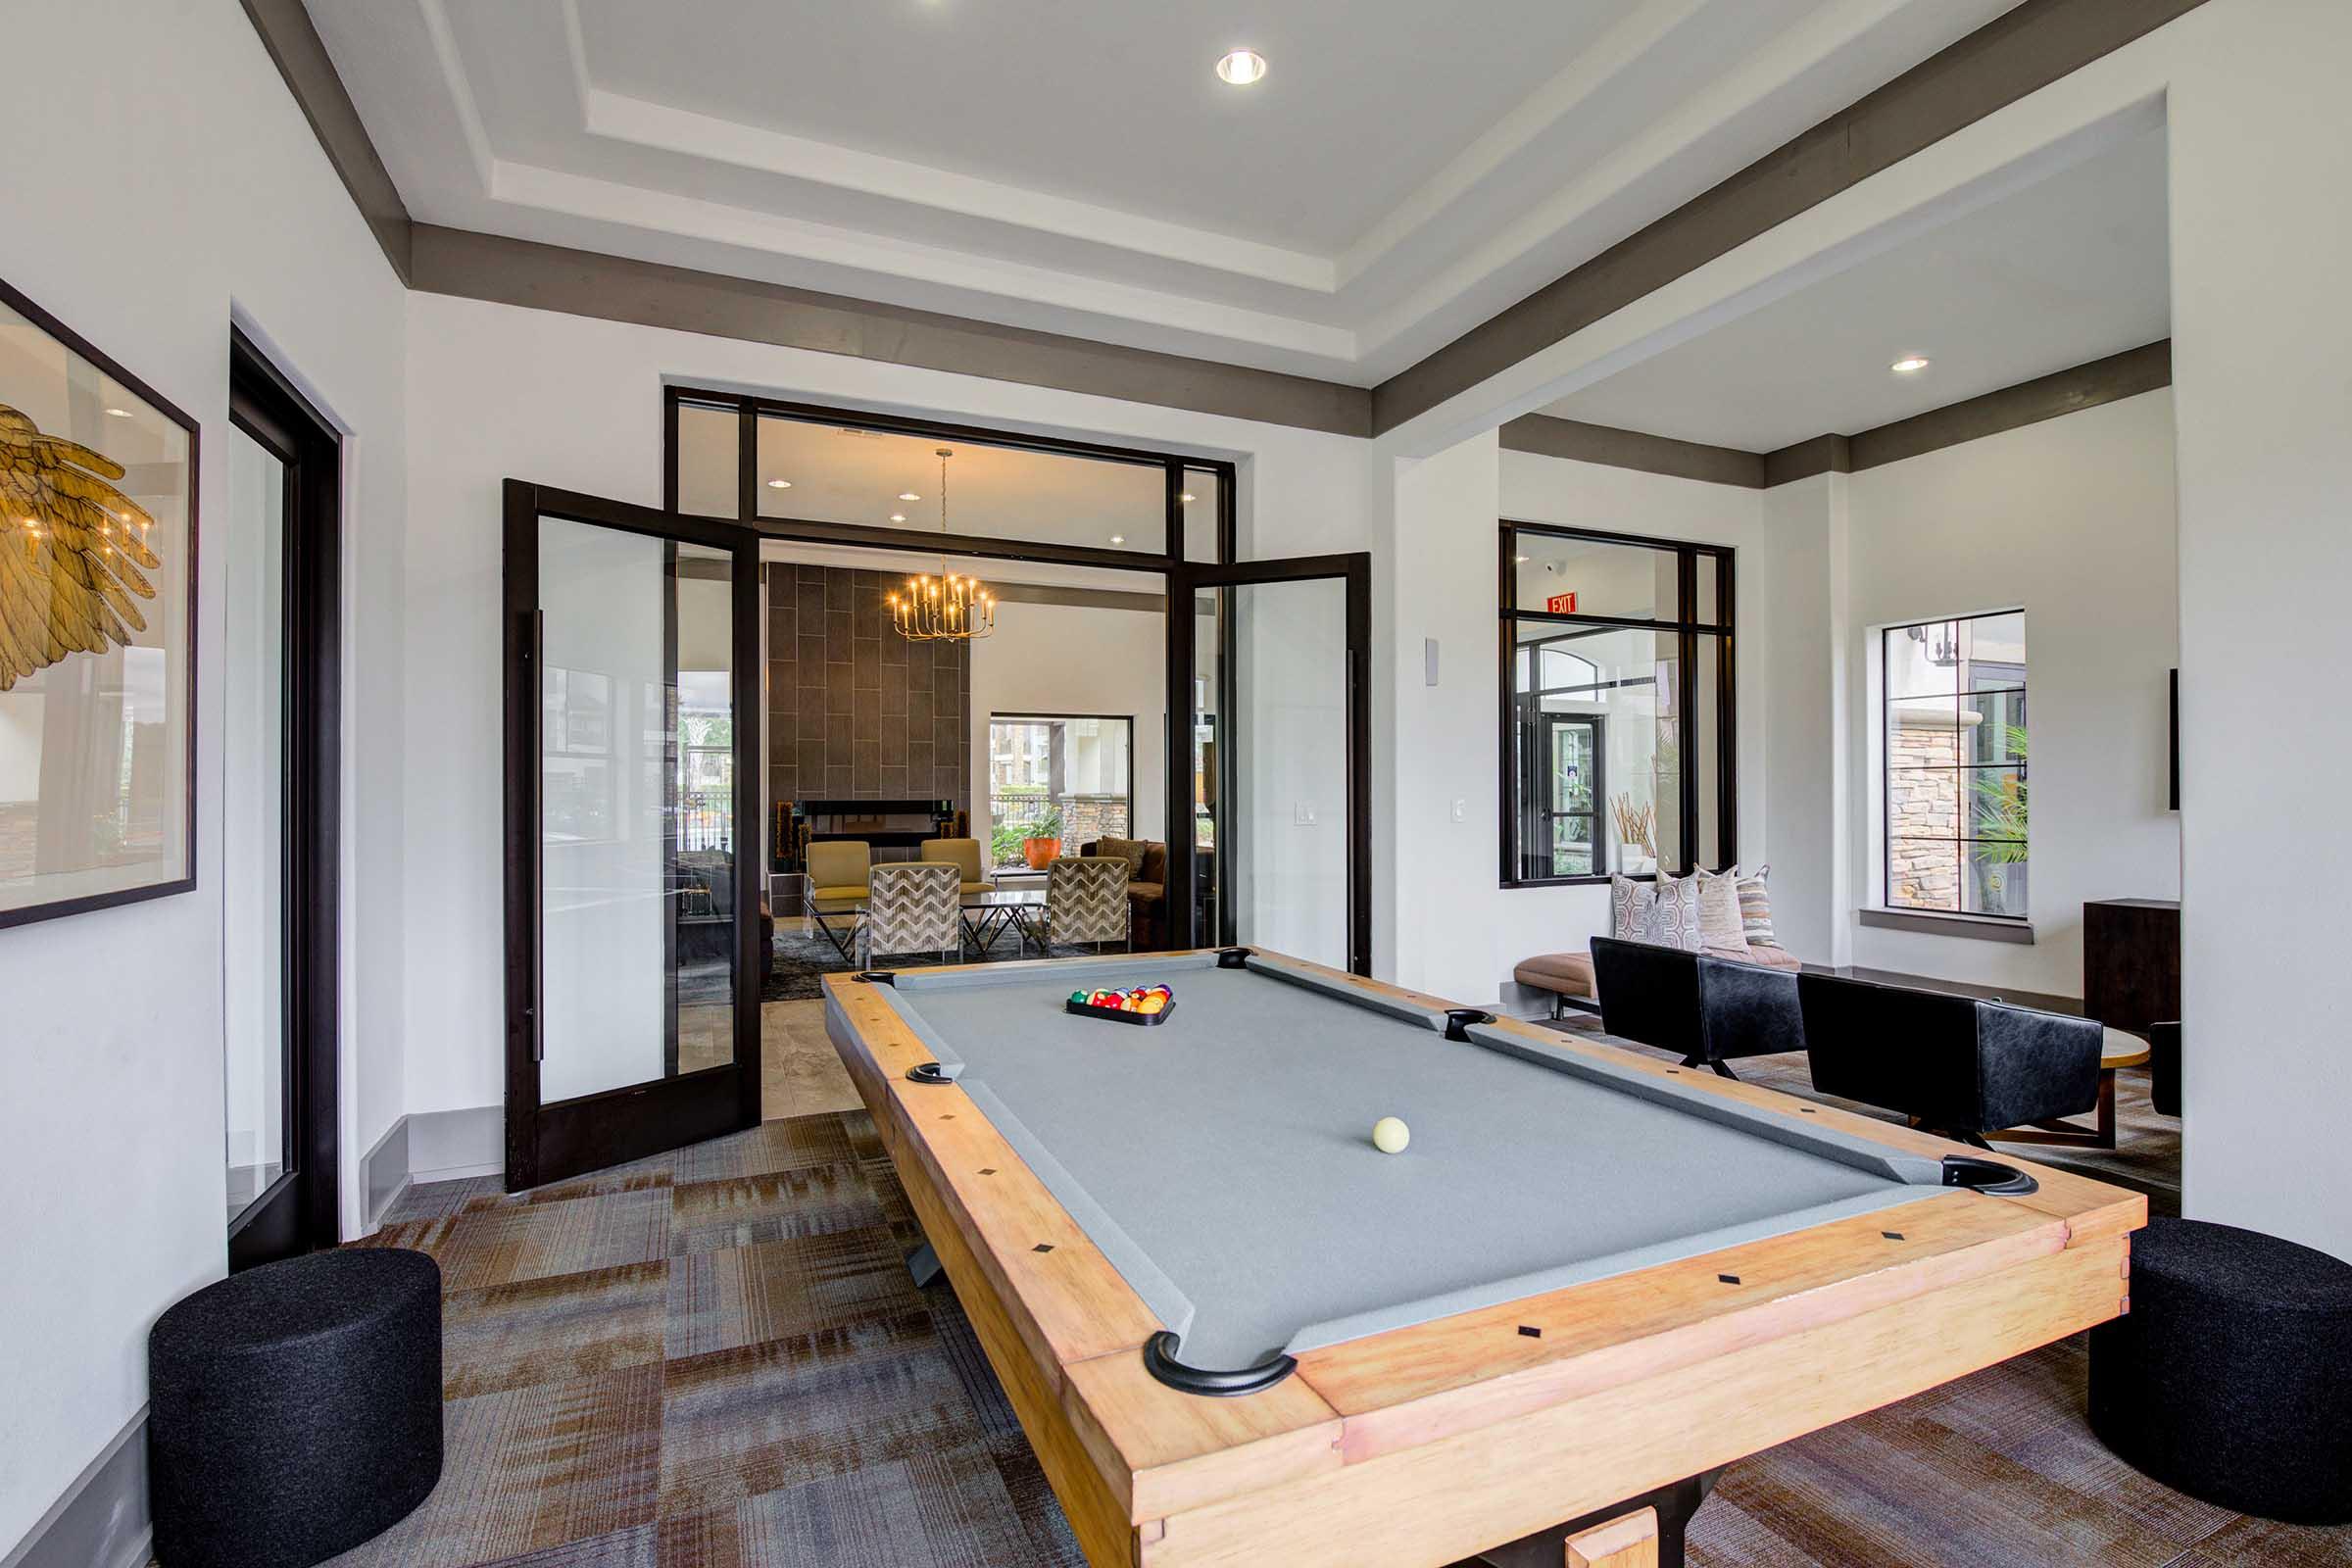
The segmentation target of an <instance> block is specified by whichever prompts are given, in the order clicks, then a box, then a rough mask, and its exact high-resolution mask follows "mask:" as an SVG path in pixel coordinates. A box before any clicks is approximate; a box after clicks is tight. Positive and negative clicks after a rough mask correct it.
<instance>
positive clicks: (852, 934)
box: [809, 887, 1046, 963]
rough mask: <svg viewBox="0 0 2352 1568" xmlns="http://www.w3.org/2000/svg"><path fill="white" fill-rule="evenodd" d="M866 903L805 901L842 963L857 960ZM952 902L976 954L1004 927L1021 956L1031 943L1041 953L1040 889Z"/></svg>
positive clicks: (984, 893) (992, 892) (991, 892)
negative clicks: (1018, 942) (1016, 942)
mask: <svg viewBox="0 0 2352 1568" xmlns="http://www.w3.org/2000/svg"><path fill="white" fill-rule="evenodd" d="M868 902H869V900H868V899H867V897H866V895H864V894H862V893H859V894H856V895H853V896H850V897H846V898H835V899H810V900H809V920H810V922H811V923H813V924H814V925H815V927H816V928H817V930H819V931H821V932H823V933H824V936H825V940H826V941H828V942H830V943H832V944H833V951H834V952H836V953H838V954H840V955H841V959H842V962H844V963H856V962H857V961H858V958H857V955H856V954H855V953H854V952H853V951H852V945H853V944H854V943H855V941H856V939H857V936H858V921H859V920H860V919H862V918H864V916H865V909H866V905H867V904H868ZM956 903H957V905H958V907H959V908H960V910H961V917H962V920H963V935H964V940H965V941H967V942H969V943H970V944H971V945H972V947H973V948H974V949H975V950H976V951H978V952H981V953H986V952H987V951H988V945H989V944H990V943H992V942H994V941H995V940H996V939H997V936H998V934H999V933H1001V932H1002V931H1003V930H1004V929H1005V927H1006V926H1008V925H1009V926H1011V927H1012V928H1013V930H1015V931H1017V932H1018V933H1020V939H1021V953H1022V955H1023V956H1027V954H1028V952H1029V944H1030V943H1032V942H1035V943H1036V944H1038V951H1039V952H1040V953H1043V952H1044V951H1045V935H1044V933H1043V931H1042V930H1041V929H1040V927H1039V924H1038V922H1039V920H1040V918H1041V917H1042V916H1043V915H1044V913H1045V907H1046V890H1045V889H1044V888H1042V887H1035V888H985V889H982V890H980V891H978V892H967V893H965V894H964V895H963V896H962V897H961V898H960V899H958V900H957V901H956Z"/></svg>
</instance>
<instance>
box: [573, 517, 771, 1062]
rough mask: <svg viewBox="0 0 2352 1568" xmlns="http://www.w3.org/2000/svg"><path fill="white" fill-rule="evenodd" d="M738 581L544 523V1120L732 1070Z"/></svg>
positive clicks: (714, 554) (648, 541) (697, 557)
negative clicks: (551, 1110) (590, 1100)
mask: <svg viewBox="0 0 2352 1568" xmlns="http://www.w3.org/2000/svg"><path fill="white" fill-rule="evenodd" d="M730 571H731V564H730V561H729V558H728V557H727V556H726V555H725V554H723V553H721V552H718V551H713V550H706V549H702V548H700V547H697V546H693V545H685V544H676V543H672V542H670V541H668V540H664V539H659V538H653V537H649V536H647V535H642V534H634V533H625V532H622V531H620V530H618V529H613V528H604V527H598V526H595V525H593V524H587V523H579V522H572V521H568V520H564V519H561V518H554V517H543V518H541V519H540V524H539V603H540V608H541V621H540V701H541V722H540V764H539V765H540V861H541V866H540V901H541V910H540V913H541V973H540V985H541V1036H542V1040H543V1043H544V1049H545V1052H546V1055H545V1059H544V1061H543V1062H542V1063H541V1066H540V1099H541V1102H542V1103H554V1102H557V1101H562V1100H570V1099H575V1098H577V1097H579V1096H582V1095H590V1094H597V1093H600V1092H602V1091H605V1090H610V1089H618V1088H622V1087H624V1086H627V1085H632V1084H639V1083H645V1082H649V1081H653V1080H656V1079H661V1078H665V1077H675V1076H678V1075H681V1074H684V1073H690V1072H695V1071H698V1070H701V1069H703V1068H707V1067H714V1066H723V1065H725V1064H727V1063H728V1062H730V1061H731V1060H732V1059H733V1056H734V1045H733V1040H734V1022H733V1020H734V1003H733V995H734V972H735V954H736V942H735V926H734V908H735V903H734V864H735V857H734V845H733V843H732V824H733V820H734V810H733V790H734V784H735V780H734V774H733V746H734V704H735V682H734V678H733V672H732V671H731V669H730V668H729V667H728V666H729V662H730V658H731V655H730V650H731V649H732V647H733V599H732V595H731V593H730V591H729V577H730Z"/></svg>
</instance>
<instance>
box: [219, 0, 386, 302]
mask: <svg viewBox="0 0 2352 1568" xmlns="http://www.w3.org/2000/svg"><path fill="white" fill-rule="evenodd" d="M245 15H246V17H247V18H248V19H249V20H250V21H251V22H252V23H253V30H254V31H255V32H257V33H259V34H261V38H262V47H263V48H264V49H266V50H268V51H269V54H270V60H272V61H273V62H275V63H276V66H277V73H278V74H279V75H281V76H283V77H285V78H286V89H287V90H288V91H289V92H291V93H293V95H294V102H295V104H296V105H297V106H298V107H299V108H300V109H301V110H302V115H303V118H304V119H305V120H308V121H309V122H310V123H311V133H312V134H313V135H315V136H317V137H318V138H319V147H320V148H322V149H323V150H324V151H325V153H326V161H327V162H328V163H330V164H332V165H333V166H334V169H335V173H336V174H337V175H339V176H340V177H341V178H342V181H343V188H344V189H345V190H347V191H349V192H351V200H352V205H354V206H356V207H357V208H359V210H360V217H361V218H363V219H365V220H366V221H367V223H368V228H370V229H372V230H373V231H374V233H375V242H376V243H377V244H378V245H381V246H382V247H383V248H384V260H385V261H387V262H390V263H391V264H392V270H393V271H394V272H395V273H397V274H398V275H399V277H400V280H401V281H402V282H403V283H406V282H408V281H409V234H410V230H411V228H412V226H413V225H412V224H411V223H410V221H409V207H408V203H406V202H404V201H402V200H401V199H400V187H399V186H397V185H395V184H393V183H392V175H391V173H390V172H389V171H387V170H386V169H385V168H384V161H383V159H381V158H379V157H377V156H376V151H375V143H374V142H373V141H371V140H369V139H368V127H367V126H366V125H364V124H362V123H360V112H359V110H357V109H355V108H353V107H352V102H351V94H350V93H348V92H346V91H344V90H343V78H342V76H340V75H339V74H337V73H336V71H335V63H334V61H333V60H332V59H330V58H329V57H328V55H327V52H326V45H325V44H324V43H322V42H320V41H319V29H318V28H317V27H315V26H313V25H311V14H310V13H309V12H308V11H306V10H304V9H303V3H302V0H245Z"/></svg>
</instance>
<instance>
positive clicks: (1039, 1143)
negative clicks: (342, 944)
mask: <svg viewBox="0 0 2352 1568" xmlns="http://www.w3.org/2000/svg"><path fill="white" fill-rule="evenodd" d="M1155 983H1156V984H1165V985H1167V986H1168V987H1169V988H1170V990H1171V992H1172V993H1173V995H1174V997H1175V1005H1174V1007H1173V1008H1171V1009H1170V1010H1169V1011H1168V1012H1167V1013H1166V1014H1165V1016H1164V1018H1163V1019H1162V1021H1160V1022H1158V1023H1155V1024H1152V1025H1149V1026H1138V1025H1131V1024H1125V1023H1121V1022H1119V1021H1116V1020H1111V1019H1103V1018H1098V1017H1089V1016H1074V1015H1072V1014H1071V1013H1069V1012H1068V1011H1067V1010H1066V1009H1065V1007H1064V1003H1065V1000H1066V999H1067V998H1068V997H1069V996H1070V995H1071V993H1073V992H1075V991H1091V990H1093V989H1095V988H1098V987H1117V988H1124V987H1129V986H1136V985H1149V984H1155ZM825 996H826V1022H827V1028H828V1032H829V1033H830V1035H831V1038H832V1039H833V1041H834V1044H835V1046H836V1048H837V1049H838V1050H839V1051H840V1053H841V1054H842V1057H843V1059H844V1061H845V1062H846V1063H847V1064H848V1066H849V1069H850V1072H851V1076H852V1077H853V1078H854V1079H855V1081H856V1082H857V1085H858V1092H859V1095H860V1097H861V1098H862V1099H863V1101H864V1103H865V1104H866V1107H867V1109H868V1110H869V1111H870V1112H871V1114H872V1116H873V1119H874V1123H875V1125H876V1128H877V1130H878V1132H879V1135H880V1137H881V1140H882V1142H883V1144H884V1146H885V1148H886V1149H887V1150H888V1151H889V1152H890V1156H891V1159H892V1161H893V1164H894V1165H895V1167H896V1169H897V1171H898V1174H899V1177H900V1179H901V1182H902V1184H903V1185H904V1187H905V1188H906V1191H907V1196H908V1200H909V1201H910V1203H911V1204H912V1206H913V1209H914V1213H915V1216H916V1218H917V1220H918V1222H919V1223H920V1225H921V1228H922V1231H923V1235H924V1238H925V1239H926V1242H927V1247H926V1252H927V1253H928V1254H930V1255H928V1256H924V1257H920V1258H918V1260H917V1266H918V1268H925V1269H927V1268H928V1267H929V1266H931V1264H932V1263H933V1261H934V1260H935V1261H936V1265H937V1266H938V1267H939V1268H940V1269H943V1270H944V1272H945V1274H946V1276H947V1279H948V1281H949V1283H950V1284H951V1285H952V1286H953V1287H954V1289H955V1291H956V1296H957V1298H958V1299H960V1300H961V1302H962V1303H963V1305H964V1307H965V1310H966V1312H967V1313H968V1315H969V1316H970V1318H971V1320H972V1323H973V1326H974V1329H975V1331H976V1333H977V1335H978V1337H979V1339H980V1342H981V1344H982V1346H983V1348H985V1350H986V1352H987V1354H988V1357H989V1360H990V1362H991V1364H992V1365H993V1366H994V1368H995V1370H996V1372H997V1375H998V1377H999V1378H1000V1380H1001V1381H1002V1382H1003V1384H1004V1386H1005V1392H1006V1395H1007V1397H1008V1398H1009V1399H1010V1401H1011V1403H1012V1406H1013V1408H1014V1410H1015V1411H1016V1413H1017V1414H1018V1415H1019V1417H1020V1420H1021V1423H1022V1427H1023V1430H1024V1431H1025V1432H1026V1433H1027V1435H1028V1437H1029V1439H1030V1442H1031V1444H1032V1446H1034V1447H1035V1449H1036V1450H1037V1453H1038V1457H1039V1461H1040V1463H1041V1465H1042V1467H1043V1468H1044V1470H1045V1473H1046V1476H1047V1479H1048V1480H1049V1481H1050V1482H1051V1484H1052V1485H1053V1487H1054V1492H1055V1494H1056V1495H1057V1496H1058V1497H1059V1498H1060V1500H1061V1502H1062V1504H1063V1507H1064V1510H1065V1511H1066V1513H1067V1514H1068V1516H1069V1519H1070V1523H1071V1526H1072V1529H1073V1530H1074V1531H1075V1533H1076V1536H1077V1539H1078V1541H1079V1544H1080V1545H1081V1546H1082V1547H1083V1549H1084V1550H1085V1552H1086V1554H1087V1557H1088V1559H1089V1561H1090V1562H1093V1563H1095V1564H1098V1565H1105V1564H1113V1563H1127V1564H1149V1565H1153V1568H1159V1565H1190V1564H1209V1563H1219V1564H1225V1563H1232V1564H1239V1563H1281V1564H1285V1565H1293V1564H1316V1563H1330V1564H1335V1565H1336V1564H1342V1563H1345V1564H1349V1565H1358V1564H1364V1563H1374V1562H1378V1563H1384V1564H1386V1563H1397V1564H1428V1565H1433V1568H1434V1565H1443V1564H1447V1563H1453V1562H1457V1561H1471V1560H1479V1561H1486V1562H1491V1563H1496V1564H1519V1563H1534V1562H1544V1563H1548V1564H1559V1563H1562V1562H1563V1561H1565V1562H1571V1563H1573V1562H1576V1561H1580V1560H1591V1561H1608V1562H1611V1563H1625V1564H1632V1563H1637V1562H1650V1561H1656V1562H1664V1563H1668V1564H1672V1563H1678V1562H1679V1561H1680V1560H1681V1552H1682V1533H1683V1528H1684V1525H1685V1524H1686V1523H1687V1521H1688V1519H1689V1516H1690V1514H1691V1511H1692V1510H1693V1509H1695V1508H1696V1506H1697V1505H1698V1502H1699V1500H1700V1499H1701V1498H1703V1496H1704V1495H1705V1493H1706V1490H1707V1487H1708V1486H1709V1485H1710V1484H1711V1482H1712V1478H1713V1476H1714V1474H1715V1473H1716V1472H1717V1471H1718V1470H1720V1469H1721V1467H1723V1466H1724V1465H1726V1464H1728V1463H1729V1462H1731V1461H1732V1460H1735V1459H1738V1458H1740V1457H1742V1456H1743V1455H1746V1454H1748V1453H1752V1452H1755V1451H1756V1450H1758V1449H1761V1448H1764V1447H1768V1446H1772V1445H1774V1444H1777V1443H1781V1442H1785V1441H1787V1440H1788V1439H1789V1438H1792V1437H1796V1436H1798V1435H1800V1434H1802V1433H1805V1432H1809V1431H1812V1430H1815V1429H1817V1428H1820V1427H1823V1426H1827V1425H1830V1424H1832V1423H1834V1422H1837V1421H1839V1420H1843V1419H1844V1418H1846V1417H1848V1416H1851V1415H1854V1414H1856V1413H1858V1412H1860V1411H1863V1410H1867V1409H1870V1408H1873V1407H1874V1406H1877V1405H1881V1404H1885V1403H1887V1402H1888V1401H1890V1400H1893V1399H1897V1398H1902V1397H1906V1396H1909V1395H1912V1394H1915V1393H1918V1392H1920V1391H1921V1390H1923V1389H1927V1388H1931V1387H1934V1386H1935V1385H1936V1384H1939V1383H1942V1382H1946V1381H1948V1380H1950V1379H1952V1378H1955V1377H1959V1376H1962V1375H1964V1374H1966V1373H1968V1372H1971V1371H1974V1370H1976V1369H1978V1368H1980V1367H1983V1366H1985V1365H1988V1364H1990V1363H1991V1362H1994V1361H1997V1360H2000V1359H2002V1358H2004V1357H2007V1356H2010V1355H2014V1354H2016V1353H2018V1352H2020V1351H2023V1350H2026V1349H2029V1348H2034V1347H2035V1346H2038V1345H2042V1344H2046V1343H2048V1342H2049V1341H2051V1340H2054V1339H2058V1338H2061V1337H2063V1336H2065V1335H2068V1334H2072V1333H2076V1332H2079V1331H2081V1330H2082V1329H2085V1328H2088V1327H2090V1326H2091V1325H2093V1324H2096V1323H2099V1322H2102V1321H2105V1320H2106V1319H2108V1318H2111V1317H2114V1316H2116V1315H2117V1314H2118V1313H2119V1312H2121V1311H2123V1310H2124V1309H2125V1305H2126V1287H2127V1262H2128V1258H2129V1249H2130V1237H2131V1231H2132V1230H2133V1229H2134V1228H2136V1227H2137V1226H2138V1225H2140V1224H2141V1223H2143V1222H2144V1219H2145V1214H2146V1204H2145V1201H2144V1200H2143V1199H2141V1198H2140V1197H2138V1196H2137V1195H2135V1194H2132V1193H2129V1192H2125V1191H2123V1190H2121V1189H2117V1188H2113V1187H2108V1186H2105V1185H2103V1184H2100V1183H2096V1182H2092V1181H2088V1180H2085V1179H2083V1178H2081V1177H2076V1176H2072V1175H2068V1174H2066V1173H2063V1172H2059V1171H2054V1170H2050V1169H2046V1168H2043V1167H2040V1166H2036V1165H2033V1164H2029V1163H2027V1162H2024V1161H2020V1160H2014V1159H2010V1158H2008V1157H2007V1156H2005V1155H1991V1154H1987V1153H1985V1152H1983V1151H1978V1150H1971V1149H1967V1148H1963V1147H1961V1146H1959V1145H1956V1144H1950V1143H1946V1142H1944V1141H1942V1140H1939V1139H1935V1138H1932V1137H1929V1136H1926V1135H1924V1134H1921V1133H1917V1132H1913V1131H1910V1130H1908V1129H1904V1128H1900V1127H1894V1126H1890V1125H1887V1124H1885V1123H1881V1122H1876V1121H1872V1120H1869V1119H1866V1118H1862V1117H1858V1116H1852V1115H1847V1114H1845V1113H1842V1112H1839V1111H1837V1110H1835V1109H1832V1108H1830V1107H1826V1106H1818V1105H1814V1104H1811V1103H1806V1102H1802V1101H1798V1100H1795V1099H1791V1098H1789V1097H1787V1096H1782V1095H1776V1094H1773V1093H1771V1092H1769V1091H1765V1090H1761V1089H1757V1088H1754V1087H1752V1086H1749V1085H1745V1084H1740V1083H1735V1082H1727V1081H1725V1080H1722V1079H1719V1078H1716V1077H1714V1076H1713V1075H1711V1074H1701V1073H1697V1072H1693V1071H1690V1070H1687V1069H1684V1068H1680V1067H1677V1066H1672V1065H1668V1064H1665V1063H1663V1062H1659V1061H1654V1060H1651V1059H1649V1058H1647V1057H1643V1056H1641V1055H1638V1054H1634V1053H1631V1052H1627V1051H1624V1050H1621V1049H1618V1048H1613V1047H1608V1046H1604V1045H1599V1044H1595V1043H1590V1042H1584V1041H1579V1040H1577V1039H1574V1038H1571V1037H1568V1036H1565V1035H1562V1034H1559V1033H1556V1032H1553V1031H1550V1030H1545V1029H1541V1028H1538V1027H1535V1026H1532V1025H1528V1024H1524V1023H1521V1022H1518V1021H1516V1020H1512V1019H1503V1018H1496V1017H1495V1016H1494V1015H1493V1014H1490V1013H1486V1012H1481V1011H1477V1010H1475V1009H1466V1008H1459V1007H1453V1006H1449V1005H1447V1004H1446V1003H1444V1002H1442V1001H1439V1000H1437V999H1434V998H1430V997H1425V996H1420V995H1417V994H1414V993H1411V992H1407V991H1403V990H1399V989H1397V988H1396V987H1392V986H1386V985H1381V984H1378V983H1376V982H1373V981H1369V980H1365V979H1361V978H1358V977H1355V976H1351V975H1346V974H1341V973H1338V972H1336V971H1333V970H1330V969H1325V968H1322V967H1320V966H1318V965H1315V964H1311V963H1306V962H1303V961H1301V960H1298V959H1292V958H1287V957H1284V956H1280V955H1276V954H1270V953H1266V952H1263V951H1258V952H1250V951H1249V950H1240V949H1235V950H1224V951H1222V952H1198V953H1184V954H1152V955H1141V956H1109V957H1099V958H1080V959H1055V960H1044V961H1038V962H1026V963H997V964H978V965H965V966H959V967H951V968H939V969H924V970H907V971H898V972H890V973H880V972H878V973H871V974H858V975H832V976H828V977H827V978H826V981H825ZM1383 1116H1397V1117H1399V1118H1401V1119H1402V1120H1403V1121H1404V1122H1405V1123H1406V1124H1407V1125H1408V1127H1409V1129H1410V1135H1411V1136H1410V1142H1409V1144H1408V1145H1407V1146H1406V1148H1405V1149H1404V1150H1403V1151H1402V1152H1398V1153H1395V1154H1389V1153H1383V1152H1380V1151H1378V1150H1377V1149H1375V1148H1374V1147H1373V1145H1372V1142H1371V1137H1370V1133H1371V1128H1372V1125H1373V1123H1374V1122H1375V1121H1376V1120H1378V1119H1379V1118H1381V1117H1383ZM1620 1553H1622V1555H1621V1554H1620Z"/></svg>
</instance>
